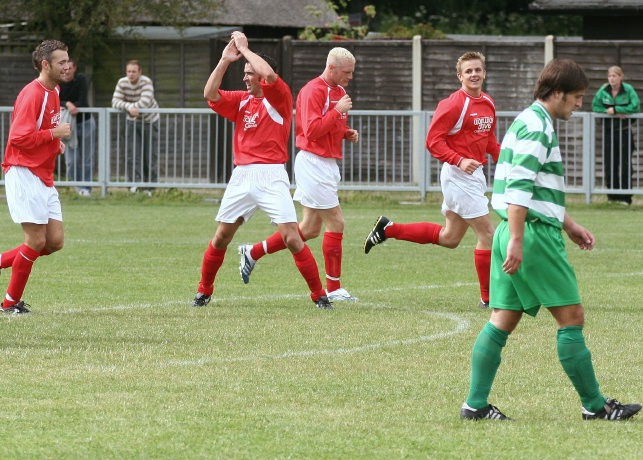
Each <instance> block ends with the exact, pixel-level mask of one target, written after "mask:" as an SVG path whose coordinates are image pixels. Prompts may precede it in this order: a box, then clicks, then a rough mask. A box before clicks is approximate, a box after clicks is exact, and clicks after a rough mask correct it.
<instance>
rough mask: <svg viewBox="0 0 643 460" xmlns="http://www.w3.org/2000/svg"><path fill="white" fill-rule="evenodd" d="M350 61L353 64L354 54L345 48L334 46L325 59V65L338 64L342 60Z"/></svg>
mask: <svg viewBox="0 0 643 460" xmlns="http://www.w3.org/2000/svg"><path fill="white" fill-rule="evenodd" d="M346 61H348V62H351V63H353V64H355V56H353V53H351V52H350V51H348V50H347V49H346V48H342V47H339V46H338V47H336V48H333V49H332V50H330V51H329V53H328V58H327V59H326V67H328V66H329V65H331V64H332V65H338V64H341V63H342V62H346Z"/></svg>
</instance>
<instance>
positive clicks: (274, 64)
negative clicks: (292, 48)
mask: <svg viewBox="0 0 643 460" xmlns="http://www.w3.org/2000/svg"><path fill="white" fill-rule="evenodd" d="M257 56H259V57H260V58H261V59H263V60H264V61H266V62H267V63H268V65H269V66H270V67H271V68H272V70H273V71H274V72H275V73H279V64H277V61H275V60H274V59H273V58H271V57H270V56H268V55H267V54H266V53H257Z"/></svg>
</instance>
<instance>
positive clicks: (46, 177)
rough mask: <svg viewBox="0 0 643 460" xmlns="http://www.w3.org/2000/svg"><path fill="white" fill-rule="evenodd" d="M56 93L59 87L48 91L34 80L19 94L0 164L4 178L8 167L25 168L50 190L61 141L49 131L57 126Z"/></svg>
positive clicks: (58, 110) (58, 113) (58, 116)
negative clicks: (2, 160) (0, 164)
mask: <svg viewBox="0 0 643 460" xmlns="http://www.w3.org/2000/svg"><path fill="white" fill-rule="evenodd" d="M59 91H60V88H59V87H58V86H56V88H55V89H54V90H49V89H47V88H45V87H44V86H43V85H42V84H41V83H40V81H38V79H35V80H34V81H32V82H31V83H29V84H28V85H27V86H25V87H24V88H23V89H22V91H20V94H18V97H17V99H16V103H15V104H14V106H13V114H12V115H11V127H10V128H9V139H8V140H7V149H6V150H5V153H4V162H3V163H2V169H3V170H4V172H5V174H6V173H7V171H9V168H11V166H24V167H26V168H28V169H29V170H30V171H31V172H32V173H34V174H35V175H36V176H38V177H39V178H40V180H42V181H43V182H44V184H45V185H46V186H47V187H53V185H54V168H55V167H56V157H57V156H58V154H60V139H55V138H54V137H53V134H52V132H51V131H50V129H51V128H55V127H56V126H58V123H60V98H59V96H58V93H59Z"/></svg>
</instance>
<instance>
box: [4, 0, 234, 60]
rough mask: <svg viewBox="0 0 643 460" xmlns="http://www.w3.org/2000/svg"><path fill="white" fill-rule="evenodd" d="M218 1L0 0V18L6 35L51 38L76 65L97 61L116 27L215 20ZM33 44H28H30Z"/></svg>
mask: <svg viewBox="0 0 643 460" xmlns="http://www.w3.org/2000/svg"><path fill="white" fill-rule="evenodd" d="M221 4H222V0H0V19H1V20H2V21H3V22H4V23H5V24H11V25H12V26H11V27H10V29H11V33H13V34H19V33H23V34H26V35H27V36H28V37H32V38H35V39H36V40H39V39H42V38H55V39H58V40H62V41H63V42H65V43H66V44H67V45H68V46H69V50H70V55H72V56H74V57H75V58H76V59H77V60H78V61H79V62H88V63H89V62H90V61H93V62H94V64H95V63H97V62H99V61H98V60H99V56H100V52H101V51H102V50H104V47H105V41H106V40H107V39H109V38H110V37H111V36H112V34H113V33H114V29H115V28H116V27H126V28H127V27H131V26H134V25H140V24H141V23H145V24H148V25H161V26H172V27H176V28H178V29H182V28H184V27H185V26H187V25H190V24H191V23H194V22H195V21H196V20H197V19H201V20H202V19H203V18H207V17H214V14H213V13H214V12H215V11H216V10H217V9H218V8H219V7H220V6H221ZM30 45H33V44H30Z"/></svg>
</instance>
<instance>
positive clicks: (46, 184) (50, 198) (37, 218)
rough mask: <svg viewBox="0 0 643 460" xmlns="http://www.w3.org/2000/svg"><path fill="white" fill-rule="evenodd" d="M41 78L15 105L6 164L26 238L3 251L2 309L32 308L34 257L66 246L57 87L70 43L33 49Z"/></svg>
mask: <svg viewBox="0 0 643 460" xmlns="http://www.w3.org/2000/svg"><path fill="white" fill-rule="evenodd" d="M32 61H33V65H34V67H35V69H36V70H37V71H38V72H40V75H39V76H38V78H36V79H35V80H33V81H32V82H31V83H29V84H28V85H27V86H25V87H24V88H23V89H22V91H20V94H19V95H18V98H17V99H16V103H15V105H14V107H13V115H12V118H11V127H10V128H9V138H8V141H7V149H6V151H5V156H4V163H2V168H3V170H4V172H5V189H6V193H7V204H8V205H9V213H10V214H11V218H12V219H13V221H14V222H15V223H17V224H20V225H21V226H22V231H23V233H24V243H23V244H22V245H20V246H18V247H16V248H13V249H11V250H9V251H6V252H4V253H2V254H1V255H0V268H8V267H11V279H10V280H9V286H8V288H7V294H6V295H5V298H4V300H3V301H2V310H3V312H5V313H9V314H12V315H21V314H25V313H29V311H30V310H29V309H28V308H27V307H26V304H25V302H24V301H23V300H21V297H22V294H23V293H24V290H25V287H26V286H27V281H29V276H30V274H31V269H32V267H33V264H34V262H35V261H36V259H37V258H38V257H40V256H46V255H49V254H51V253H53V252H56V251H59V250H60V249H62V247H63V241H64V230H63V219H62V210H61V206H60V200H59V198H58V191H57V190H56V188H55V187H54V168H55V167H56V157H58V155H60V154H62V153H64V152H65V144H63V143H62V142H61V141H60V139H61V138H63V137H64V138H66V137H69V135H70V134H71V127H70V125H69V123H60V98H59V96H58V94H59V91H60V87H59V86H58V85H59V84H60V83H62V82H63V81H64V79H65V76H66V73H67V71H68V70H69V56H68V54H67V45H65V44H64V43H62V42H60V41H58V40H45V41H43V42H42V43H40V44H39V45H38V46H37V47H36V49H35V50H34V52H33V53H32Z"/></svg>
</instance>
